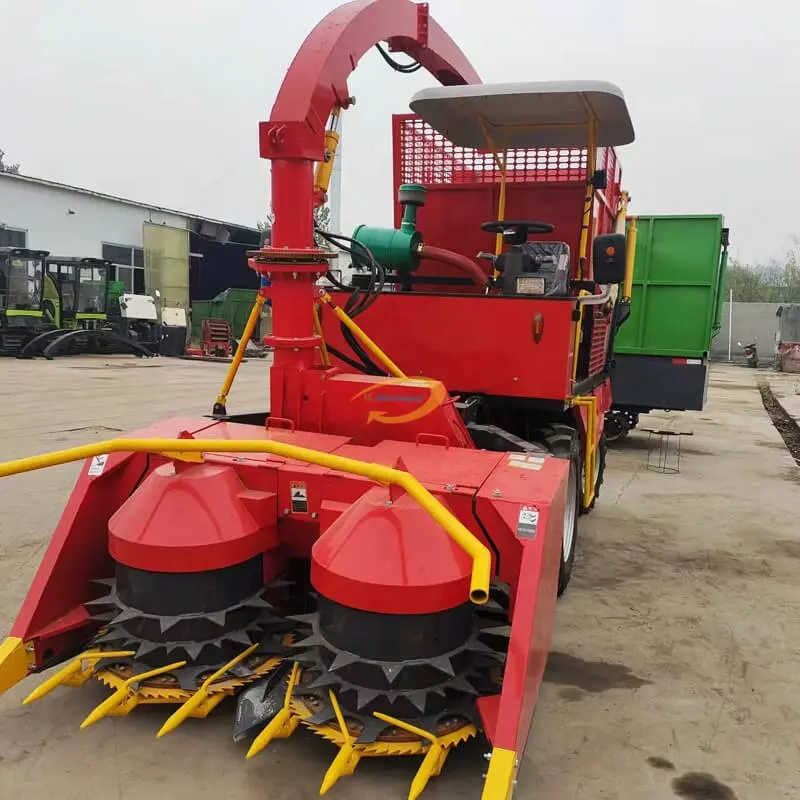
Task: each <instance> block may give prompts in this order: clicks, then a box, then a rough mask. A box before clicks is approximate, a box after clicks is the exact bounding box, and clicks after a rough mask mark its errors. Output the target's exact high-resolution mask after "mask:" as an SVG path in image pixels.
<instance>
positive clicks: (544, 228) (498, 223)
mask: <svg viewBox="0 0 800 800" xmlns="http://www.w3.org/2000/svg"><path fill="white" fill-rule="evenodd" d="M481 229H482V230H484V231H486V232H487V233H502V234H503V235H505V236H507V237H509V234H511V236H510V237H509V238H510V239H511V244H525V242H527V241H528V237H529V236H530V235H531V234H532V233H552V232H553V231H554V230H555V228H554V227H553V226H552V225H551V224H550V223H549V222H537V221H519V220H502V219H498V220H494V221H493V222H484V223H483V225H481Z"/></svg>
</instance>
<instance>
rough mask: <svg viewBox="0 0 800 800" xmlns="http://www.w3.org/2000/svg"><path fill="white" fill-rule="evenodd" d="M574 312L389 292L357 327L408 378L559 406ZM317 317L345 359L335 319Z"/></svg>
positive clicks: (564, 305)
mask: <svg viewBox="0 0 800 800" xmlns="http://www.w3.org/2000/svg"><path fill="white" fill-rule="evenodd" d="M345 299H346V298H345V296H344V295H343V294H340V295H339V296H338V297H337V300H338V301H339V302H341V303H344V301H345ZM574 308H575V304H574V303H573V302H572V301H569V300H541V299H535V298H519V297H491V296H479V297H474V296H463V295H462V296H458V295H455V296H453V295H435V294H430V295H429V294H420V293H417V292H408V293H405V292H397V293H394V292H393V293H387V294H384V295H382V296H381V297H379V298H378V299H377V301H376V302H375V303H374V304H373V305H372V306H371V307H370V308H369V309H368V310H367V311H365V312H364V313H363V314H361V315H360V316H359V317H358V324H359V325H360V326H361V327H362V328H363V329H364V331H365V332H366V333H367V334H368V335H369V336H370V337H371V338H372V339H373V340H374V341H376V342H378V344H379V345H380V346H381V348H383V350H384V351H385V352H386V353H387V354H388V355H389V357H390V358H391V359H392V360H393V361H394V362H395V363H396V364H397V365H398V366H399V367H400V369H402V370H403V371H404V372H405V373H406V374H407V375H410V376H418V375H423V376H425V377H428V378H435V379H436V380H440V381H442V382H443V383H444V385H445V386H446V387H447V388H448V390H450V391H451V392H460V393H478V394H481V393H483V394H491V395H501V396H507V397H537V398H548V399H553V400H563V399H564V398H565V397H567V396H568V395H569V390H570V371H571V368H572V353H573V346H574V331H575V323H574V322H573V320H572V313H573V310H574ZM537 313H538V314H541V315H542V317H543V322H544V327H543V331H542V337H541V340H540V341H539V343H535V342H534V339H533V318H534V315H536V314H537ZM322 318H323V330H324V333H325V338H326V341H328V342H329V343H330V344H332V345H333V346H334V347H335V348H337V349H338V350H340V351H341V352H343V353H345V354H349V353H350V349H349V347H348V346H347V344H346V343H345V341H344V339H343V337H342V334H341V330H340V326H339V322H338V320H336V319H335V317H333V315H332V314H323V315H322ZM343 368H344V369H345V370H347V371H350V370H351V368H350V367H348V366H347V365H343Z"/></svg>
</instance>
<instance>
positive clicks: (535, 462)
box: [508, 453, 546, 472]
mask: <svg viewBox="0 0 800 800" xmlns="http://www.w3.org/2000/svg"><path fill="white" fill-rule="evenodd" d="M545 458H546V456H526V455H525V454H524V453H511V455H510V456H509V457H508V466H509V467H517V468H518V469H533V470H536V471H537V472H538V471H539V470H540V469H541V468H542V467H543V466H544V462H545Z"/></svg>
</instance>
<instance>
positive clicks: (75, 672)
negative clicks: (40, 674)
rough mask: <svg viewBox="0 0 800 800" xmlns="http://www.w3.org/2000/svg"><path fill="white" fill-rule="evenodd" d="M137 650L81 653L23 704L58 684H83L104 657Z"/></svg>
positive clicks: (122, 656) (41, 695) (48, 692)
mask: <svg viewBox="0 0 800 800" xmlns="http://www.w3.org/2000/svg"><path fill="white" fill-rule="evenodd" d="M135 655H136V651H135V650H106V651H101V650H88V651H87V652H85V653H81V655H79V656H78V657H77V658H76V659H75V660H74V661H71V662H70V663H69V664H67V666H66V667H62V668H61V669H60V670H59V671H58V672H56V674H55V675H51V676H50V677H49V678H48V679H47V680H46V681H43V682H42V683H41V684H40V685H39V686H37V687H36V688H35V689H34V690H33V691H32V692H31V693H30V694H29V695H28V696H27V697H26V698H25V699H24V700H23V701H22V705H24V706H26V705H28V703H33V702H34V701H35V700H41V699H42V698H43V697H44V696H45V695H47V694H50V692H52V691H53V689H55V688H57V687H58V686H81V685H83V684H84V683H86V681H88V680H89V678H91V677H92V675H93V674H94V668H95V664H96V663H97V662H98V661H100V660H101V659H104V658H127V657H128V656H135Z"/></svg>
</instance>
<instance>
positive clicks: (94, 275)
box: [17, 256, 152, 360]
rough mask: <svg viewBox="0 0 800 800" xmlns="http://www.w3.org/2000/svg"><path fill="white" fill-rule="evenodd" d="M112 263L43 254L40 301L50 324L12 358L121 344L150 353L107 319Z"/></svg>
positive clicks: (114, 291) (116, 286)
mask: <svg viewBox="0 0 800 800" xmlns="http://www.w3.org/2000/svg"><path fill="white" fill-rule="evenodd" d="M112 269H113V264H112V263H111V262H110V261H107V260H105V259H101V258H74V257H71V256H69V257H56V256H49V257H48V258H47V261H46V271H45V295H44V305H45V307H46V308H48V309H50V311H51V316H52V318H53V319H54V320H55V321H56V327H53V328H50V329H48V330H44V331H42V332H41V333H39V334H38V335H37V336H36V337H35V338H33V339H31V340H30V341H28V342H27V343H26V344H25V345H24V346H23V347H22V349H21V350H20V351H19V353H18V355H17V358H33V357H34V356H37V355H43V356H44V357H45V358H47V359H48V360H50V359H52V358H54V357H55V356H56V354H57V353H58V352H59V351H60V352H69V353H111V352H116V348H114V347H113V345H115V344H116V345H122V346H123V347H124V349H125V350H132V351H133V352H134V353H135V354H136V355H147V356H150V355H152V354H151V353H150V352H149V351H142V348H141V347H140V346H139V345H137V344H136V343H135V342H132V341H131V340H130V338H129V337H127V336H121V335H120V334H119V332H118V331H116V330H115V329H114V326H112V325H111V324H110V323H109V306H110V305H111V304H112V302H113V301H114V300H115V299H117V298H118V297H119V294H120V287H121V286H122V285H121V283H120V282H118V281H111V282H110V281H109V277H110V274H111V270H112Z"/></svg>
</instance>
